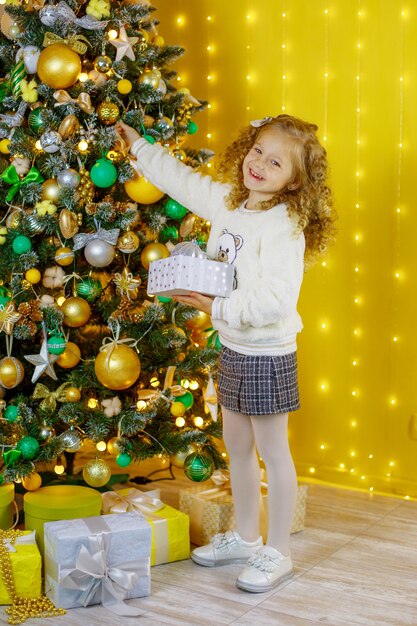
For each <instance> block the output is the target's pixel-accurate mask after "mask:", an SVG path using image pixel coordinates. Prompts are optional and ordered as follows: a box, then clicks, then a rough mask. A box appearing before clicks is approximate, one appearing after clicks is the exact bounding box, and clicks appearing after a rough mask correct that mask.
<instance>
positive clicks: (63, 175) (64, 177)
mask: <svg viewBox="0 0 417 626" xmlns="http://www.w3.org/2000/svg"><path fill="white" fill-rule="evenodd" d="M56 179H57V181H58V185H60V186H61V187H65V188H66V189H77V187H78V185H79V184H80V182H81V176H80V175H79V173H78V172H77V170H73V169H72V168H70V167H69V168H67V169H65V170H62V171H61V172H59V173H58V174H57V177H56Z"/></svg>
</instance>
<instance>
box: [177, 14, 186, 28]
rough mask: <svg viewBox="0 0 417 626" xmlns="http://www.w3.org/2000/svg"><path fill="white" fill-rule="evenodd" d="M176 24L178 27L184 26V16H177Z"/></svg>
mask: <svg viewBox="0 0 417 626" xmlns="http://www.w3.org/2000/svg"><path fill="white" fill-rule="evenodd" d="M177 24H178V26H184V24H185V18H184V16H183V15H179V16H178V17H177Z"/></svg>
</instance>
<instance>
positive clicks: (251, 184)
mask: <svg viewBox="0 0 417 626" xmlns="http://www.w3.org/2000/svg"><path fill="white" fill-rule="evenodd" d="M291 148H294V142H293V141H292V140H291V139H290V138H289V137H288V136H287V135H285V134H284V133H282V132H281V131H280V130H276V129H268V130H265V131H263V132H261V133H259V135H258V137H257V139H256V141H255V143H254V144H253V146H252V148H251V149H250V150H249V152H248V154H247V155H246V157H245V159H244V161H243V166H242V169H243V182H244V185H245V187H246V189H247V190H248V191H249V197H248V201H247V203H246V207H247V208H248V209H253V208H255V206H256V205H257V204H258V202H263V201H265V200H270V199H271V198H272V197H273V196H274V195H275V194H276V193H277V192H278V191H281V189H284V188H285V187H286V186H287V185H288V183H290V181H291V179H292V177H293V161H292V152H291Z"/></svg>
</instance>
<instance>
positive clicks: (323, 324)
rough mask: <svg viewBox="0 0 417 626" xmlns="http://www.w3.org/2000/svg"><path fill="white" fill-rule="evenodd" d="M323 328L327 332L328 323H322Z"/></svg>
mask: <svg viewBox="0 0 417 626" xmlns="http://www.w3.org/2000/svg"><path fill="white" fill-rule="evenodd" d="M321 328H322V330H326V328H327V323H326V322H322V323H321Z"/></svg>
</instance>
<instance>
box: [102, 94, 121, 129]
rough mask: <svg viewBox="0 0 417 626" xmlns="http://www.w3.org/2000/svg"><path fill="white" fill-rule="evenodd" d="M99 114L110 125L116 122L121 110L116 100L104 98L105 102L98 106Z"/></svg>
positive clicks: (104, 122) (106, 124)
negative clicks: (111, 100)
mask: <svg viewBox="0 0 417 626" xmlns="http://www.w3.org/2000/svg"><path fill="white" fill-rule="evenodd" d="M97 115H98V118H99V120H100V121H101V122H103V124H104V125H105V126H110V124H115V123H116V122H117V120H118V119H119V117H120V110H119V107H118V106H117V104H115V103H114V102H110V101H109V100H104V102H102V103H101V104H100V105H99V106H98V107H97Z"/></svg>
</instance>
